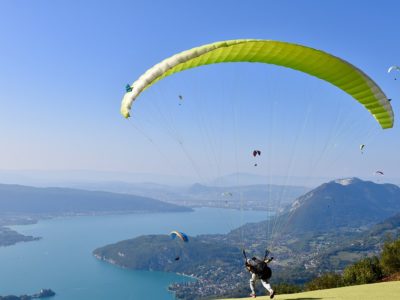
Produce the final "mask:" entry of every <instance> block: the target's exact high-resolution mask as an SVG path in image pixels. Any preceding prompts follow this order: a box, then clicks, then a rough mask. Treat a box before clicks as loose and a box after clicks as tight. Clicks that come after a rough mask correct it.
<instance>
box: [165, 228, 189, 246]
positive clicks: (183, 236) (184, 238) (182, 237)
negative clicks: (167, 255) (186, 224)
mask: <svg viewBox="0 0 400 300" xmlns="http://www.w3.org/2000/svg"><path fill="white" fill-rule="evenodd" d="M169 235H170V236H171V238H172V239H175V238H177V237H178V238H179V239H180V240H182V241H183V242H186V243H187V242H189V238H188V236H187V235H186V234H185V233H183V232H179V231H176V230H174V231H171V233H170V234H169Z"/></svg>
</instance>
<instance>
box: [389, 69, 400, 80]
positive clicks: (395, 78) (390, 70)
mask: <svg viewBox="0 0 400 300" xmlns="http://www.w3.org/2000/svg"><path fill="white" fill-rule="evenodd" d="M392 71H397V72H399V71H400V67H399V66H391V67H390V68H389V69H388V73H391V72H392ZM394 80H397V77H396V76H395V77H394Z"/></svg>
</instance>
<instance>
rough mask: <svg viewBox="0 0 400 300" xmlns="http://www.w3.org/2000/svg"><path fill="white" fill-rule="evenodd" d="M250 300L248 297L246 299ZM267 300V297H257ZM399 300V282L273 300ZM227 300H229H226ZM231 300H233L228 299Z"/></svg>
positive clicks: (300, 294)
mask: <svg viewBox="0 0 400 300" xmlns="http://www.w3.org/2000/svg"><path fill="white" fill-rule="evenodd" d="M248 299H250V297H249V298H248ZM256 299H259V300H267V299H269V296H263V297H261V296H260V297H257V298H256ZM275 299H276V300H286V299H287V300H289V299H291V300H322V299H324V300H325V299H326V300H328V299H329V300H399V299H400V281H390V282H383V283H373V284H364V285H355V286H348V287H342V288H336V289H328V290H319V291H312V292H304V293H298V294H290V295H276V296H275V297H274V300H275ZM226 300H229V299H226ZM230 300H233V299H230Z"/></svg>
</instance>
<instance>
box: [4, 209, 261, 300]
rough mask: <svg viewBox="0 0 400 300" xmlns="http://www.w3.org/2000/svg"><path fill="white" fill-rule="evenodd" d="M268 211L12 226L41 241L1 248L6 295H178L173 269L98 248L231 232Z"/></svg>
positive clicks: (72, 298)
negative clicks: (178, 234) (137, 263)
mask: <svg viewBox="0 0 400 300" xmlns="http://www.w3.org/2000/svg"><path fill="white" fill-rule="evenodd" d="M268 215H269V214H268V213H267V212H265V211H243V212H241V211H238V210H231V209H216V208H198V209H196V210H195V211H194V212H186V213H157V214H129V215H103V216H77V217H60V218H54V219H49V220H42V221H39V222H38V223H37V224H32V225H21V226H12V228H13V229H15V230H17V231H18V232H20V233H23V234H26V235H33V236H40V237H42V239H41V240H40V241H34V242H27V243H19V244H16V245H14V246H10V247H0V295H2V296H4V295H9V294H14V295H21V294H33V293H36V292H38V291H39V290H40V289H41V288H51V289H52V290H54V291H55V292H56V294H57V295H56V297H54V298H52V299H57V300H88V299H93V300H94V299H96V300H110V299H117V300H123V299H159V300H164V299H165V300H172V299H174V295H173V294H172V293H170V292H168V291H167V287H168V285H169V284H170V283H172V282H177V281H185V280H191V279H189V278H187V277H183V276H179V275H176V274H173V273H164V272H146V271H132V270H126V269H122V268H119V267H117V266H114V265H110V264H108V263H105V262H102V261H98V260H97V259H95V258H94V257H93V256H92V251H93V250H94V249H95V248H98V247H101V246H104V245H106V244H110V243H114V242H118V241H120V240H124V239H129V238H133V237H136V236H139V235H143V234H168V233H169V232H170V231H171V230H180V231H183V232H185V233H187V234H188V235H190V236H195V235H198V234H210V233H227V232H229V231H230V230H232V229H234V228H236V227H239V226H240V225H242V224H244V223H246V222H257V221H262V220H265V219H267V217H268Z"/></svg>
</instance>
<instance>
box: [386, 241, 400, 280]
mask: <svg viewBox="0 0 400 300" xmlns="http://www.w3.org/2000/svg"><path fill="white" fill-rule="evenodd" d="M381 266H382V269H383V272H384V274H385V275H390V274H393V273H395V272H400V239H398V240H396V241H392V240H387V241H386V242H385V244H384V245H383V250H382V255H381Z"/></svg>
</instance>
